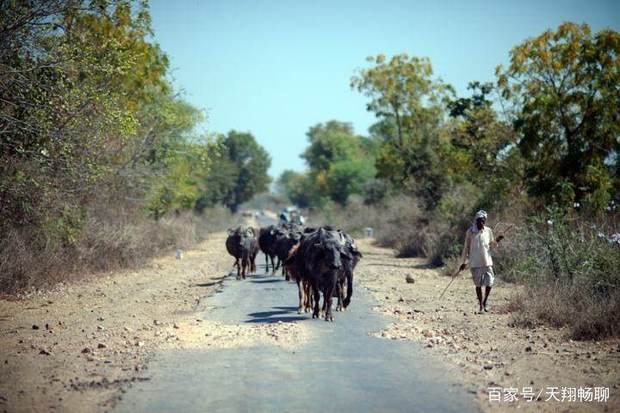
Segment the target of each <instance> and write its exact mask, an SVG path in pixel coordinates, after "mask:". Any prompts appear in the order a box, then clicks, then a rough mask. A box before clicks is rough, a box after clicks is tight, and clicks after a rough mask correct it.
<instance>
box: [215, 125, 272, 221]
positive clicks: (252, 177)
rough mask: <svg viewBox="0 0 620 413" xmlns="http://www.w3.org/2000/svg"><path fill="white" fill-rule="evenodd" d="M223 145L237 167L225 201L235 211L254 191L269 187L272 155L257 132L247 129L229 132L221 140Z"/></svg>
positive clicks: (224, 150) (225, 153)
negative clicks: (257, 139) (258, 137)
mask: <svg viewBox="0 0 620 413" xmlns="http://www.w3.org/2000/svg"><path fill="white" fill-rule="evenodd" d="M221 146H222V150H223V153H224V155H225V156H226V158H227V159H228V160H229V161H230V162H231V163H232V164H234V165H235V167H236V170H237V175H236V181H235V185H234V187H233V188H232V190H231V192H229V193H228V194H227V196H226V197H225V199H224V204H225V205H226V206H227V207H229V208H230V209H231V210H232V211H236V210H237V209H238V208H239V205H241V204H242V203H244V202H246V201H249V200H250V199H251V198H252V197H253V196H254V195H255V194H259V193H261V192H263V191H266V190H267V189H268V186H269V183H270V182H271V178H270V177H269V175H268V174H267V171H268V169H269V167H270V166H271V157H270V156H269V154H268V153H267V151H266V150H265V149H264V148H263V147H262V146H260V145H259V144H258V143H257V142H256V139H255V138H254V136H252V134H250V133H246V132H236V131H234V130H232V131H230V132H228V134H227V135H226V137H224V138H223V139H222V140H221ZM230 178H232V177H230ZM230 178H229V179H230Z"/></svg>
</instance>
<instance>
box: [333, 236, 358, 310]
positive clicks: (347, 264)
mask: <svg viewBox="0 0 620 413" xmlns="http://www.w3.org/2000/svg"><path fill="white" fill-rule="evenodd" d="M341 234H342V236H343V238H344V242H345V245H344V254H343V255H342V263H343V266H342V269H341V271H340V274H339V277H338V285H337V295H338V305H337V306H336V311H341V310H343V309H345V308H347V307H348V306H349V304H350V303H351V297H352V296H353V271H354V270H355V267H356V266H357V264H358V263H359V261H360V260H361V259H362V257H363V255H362V253H361V252H360V251H359V250H358V249H357V245H355V240H354V239H353V238H352V237H351V236H350V235H349V234H346V233H344V232H342V233H341ZM345 285H346V288H347V294H346V296H345V295H344V288H345Z"/></svg>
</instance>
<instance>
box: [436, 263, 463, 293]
mask: <svg viewBox="0 0 620 413" xmlns="http://www.w3.org/2000/svg"><path fill="white" fill-rule="evenodd" d="M464 269H465V267H463V269H461V268H460V267H459V269H458V270H456V272H455V273H454V274H452V279H451V280H450V283H449V284H448V285H446V288H444V290H443V292H442V293H441V295H440V296H439V299H440V300H441V298H442V297H443V295H444V294H445V293H446V291H448V288H450V286H451V285H452V283H453V282H454V280H455V279H456V277H457V276H458V275H459V274H460V273H461V271H463V270H464Z"/></svg>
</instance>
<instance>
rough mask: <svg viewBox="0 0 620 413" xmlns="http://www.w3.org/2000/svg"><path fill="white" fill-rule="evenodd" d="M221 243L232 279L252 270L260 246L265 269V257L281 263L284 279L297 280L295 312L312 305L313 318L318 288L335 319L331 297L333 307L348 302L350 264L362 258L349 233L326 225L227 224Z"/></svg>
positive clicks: (277, 265) (327, 312) (275, 267)
mask: <svg viewBox="0 0 620 413" xmlns="http://www.w3.org/2000/svg"><path fill="white" fill-rule="evenodd" d="M226 249H227V250H228V253H229V254H230V255H232V256H233V257H234V258H235V264H234V265H235V266H236V267H237V279H241V278H243V279H245V277H246V274H248V273H250V274H251V273H254V272H255V271H256V263H255V261H256V255H257V254H258V251H259V249H260V250H261V251H262V252H263V253H264V254H265V271H266V272H269V262H270V261H271V269H272V271H273V272H274V273H275V271H276V270H278V268H280V267H281V268H282V275H283V276H285V277H286V280H287V281H288V280H291V279H292V280H294V281H296V282H297V288H298V292H299V308H298V311H299V313H302V312H308V311H310V310H312V318H318V317H319V314H320V310H319V301H320V296H321V292H322V293H323V306H322V310H323V311H324V312H325V320H327V321H334V317H333V315H332V299H333V297H337V298H338V305H337V307H336V310H337V311H341V310H343V309H344V308H346V307H347V306H348V305H349V303H350V302H351V297H352V296H353V270H354V269H355V266H356V265H357V263H358V262H359V260H360V259H361V258H362V254H361V253H360V252H359V250H358V249H357V247H356V245H355V240H354V239H353V238H351V237H350V236H349V235H348V234H346V233H344V232H343V231H341V230H335V229H333V228H331V227H327V226H326V227H320V228H302V227H300V226H297V225H280V226H275V225H270V226H267V227H263V228H260V230H258V231H257V230H256V229H254V228H252V227H245V228H244V227H238V228H236V229H229V230H228V238H227V239H226ZM274 258H275V259H276V263H275V264H274Z"/></svg>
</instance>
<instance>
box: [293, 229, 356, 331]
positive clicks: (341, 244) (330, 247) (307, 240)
mask: <svg viewBox="0 0 620 413" xmlns="http://www.w3.org/2000/svg"><path fill="white" fill-rule="evenodd" d="M345 246H346V241H345V239H344V236H343V235H342V234H341V233H339V232H338V231H333V230H330V228H324V227H323V228H319V229H318V230H317V231H315V232H312V233H310V234H306V235H305V236H304V237H303V238H302V239H301V242H300V246H299V249H298V251H297V253H296V254H295V256H296V257H295V258H296V259H295V261H296V263H297V266H298V268H299V271H300V275H301V277H302V278H303V279H305V280H307V281H308V282H309V283H310V285H311V286H312V294H313V296H314V297H313V298H314V311H313V313H312V318H318V317H319V301H320V296H321V295H320V293H321V292H322V293H323V299H324V300H325V320H326V321H333V320H334V317H333V315H332V297H333V295H334V290H335V289H336V288H337V287H336V284H337V282H338V277H339V274H341V273H342V271H341V270H342V268H343V260H342V257H343V256H345V255H347V253H346V251H345Z"/></svg>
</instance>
